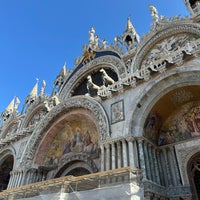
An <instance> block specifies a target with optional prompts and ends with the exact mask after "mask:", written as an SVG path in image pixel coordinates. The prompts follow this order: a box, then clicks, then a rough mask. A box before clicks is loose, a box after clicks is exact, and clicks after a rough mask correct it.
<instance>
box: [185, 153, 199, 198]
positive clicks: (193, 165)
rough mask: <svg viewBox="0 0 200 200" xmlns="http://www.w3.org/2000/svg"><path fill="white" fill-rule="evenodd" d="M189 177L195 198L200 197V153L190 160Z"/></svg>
mask: <svg viewBox="0 0 200 200" xmlns="http://www.w3.org/2000/svg"><path fill="white" fill-rule="evenodd" d="M188 171H189V173H188V174H189V179H190V183H191V186H192V190H193V194H194V199H196V200H198V199H200V153H199V154H198V155H196V156H195V157H193V158H192V159H191V161H190V162H189V169H188Z"/></svg>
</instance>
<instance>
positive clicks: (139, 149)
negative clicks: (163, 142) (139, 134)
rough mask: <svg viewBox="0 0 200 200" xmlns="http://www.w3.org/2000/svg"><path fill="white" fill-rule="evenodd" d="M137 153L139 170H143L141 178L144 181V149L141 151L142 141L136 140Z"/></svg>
mask: <svg viewBox="0 0 200 200" xmlns="http://www.w3.org/2000/svg"><path fill="white" fill-rule="evenodd" d="M137 142H138V153H139V162H140V168H141V169H143V170H144V171H143V178H145V179H146V170H145V161H144V149H143V142H144V141H143V140H142V139H138V140H137Z"/></svg>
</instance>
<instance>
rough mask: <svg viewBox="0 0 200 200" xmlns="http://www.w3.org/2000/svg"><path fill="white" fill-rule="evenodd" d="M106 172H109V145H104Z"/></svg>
mask: <svg viewBox="0 0 200 200" xmlns="http://www.w3.org/2000/svg"><path fill="white" fill-rule="evenodd" d="M106 170H110V144H109V143H107V144H106Z"/></svg>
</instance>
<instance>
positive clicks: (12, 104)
mask: <svg viewBox="0 0 200 200" xmlns="http://www.w3.org/2000/svg"><path fill="white" fill-rule="evenodd" d="M14 107H15V97H14V98H13V99H12V101H11V102H10V104H9V105H8V107H7V108H6V110H5V111H8V112H11V113H12V112H13V110H14Z"/></svg>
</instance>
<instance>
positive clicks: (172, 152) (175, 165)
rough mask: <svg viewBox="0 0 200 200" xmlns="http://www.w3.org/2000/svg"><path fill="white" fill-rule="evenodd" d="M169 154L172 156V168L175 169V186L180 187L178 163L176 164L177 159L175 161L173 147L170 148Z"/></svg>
mask: <svg viewBox="0 0 200 200" xmlns="http://www.w3.org/2000/svg"><path fill="white" fill-rule="evenodd" d="M171 154H172V158H173V163H174V168H175V174H176V181H177V185H181V176H180V171H179V167H178V162H177V159H176V153H175V149H174V147H171Z"/></svg>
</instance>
